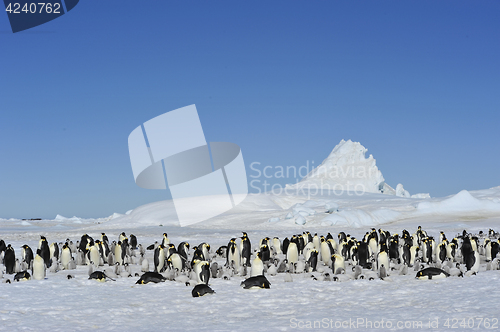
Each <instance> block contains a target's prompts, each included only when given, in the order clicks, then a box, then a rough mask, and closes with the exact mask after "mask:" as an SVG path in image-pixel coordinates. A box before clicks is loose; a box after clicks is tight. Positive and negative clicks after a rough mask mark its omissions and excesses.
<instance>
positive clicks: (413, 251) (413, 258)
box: [408, 246, 420, 267]
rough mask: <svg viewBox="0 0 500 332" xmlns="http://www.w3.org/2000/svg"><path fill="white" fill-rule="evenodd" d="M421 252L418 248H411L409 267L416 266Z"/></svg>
mask: <svg viewBox="0 0 500 332" xmlns="http://www.w3.org/2000/svg"><path fill="white" fill-rule="evenodd" d="M419 250H420V248H419V247H417V246H412V247H411V248H410V263H409V265H408V266H409V267H412V266H413V265H414V264H415V261H416V259H417V258H418V251H419Z"/></svg>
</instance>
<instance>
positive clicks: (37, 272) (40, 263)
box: [31, 249, 46, 280]
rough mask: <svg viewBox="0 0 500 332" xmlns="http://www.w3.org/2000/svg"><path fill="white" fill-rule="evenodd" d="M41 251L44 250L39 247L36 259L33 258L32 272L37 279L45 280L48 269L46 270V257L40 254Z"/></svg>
mask: <svg viewBox="0 0 500 332" xmlns="http://www.w3.org/2000/svg"><path fill="white" fill-rule="evenodd" d="M41 253H42V250H41V249H38V250H37V251H36V256H35V259H34V260H33V270H32V271H31V272H32V275H33V279H35V280H43V279H45V275H46V270H45V268H46V265H45V261H44V259H43V258H42V256H41V255H40V254H41Z"/></svg>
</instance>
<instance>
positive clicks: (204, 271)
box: [194, 261, 210, 284]
mask: <svg viewBox="0 0 500 332" xmlns="http://www.w3.org/2000/svg"><path fill="white" fill-rule="evenodd" d="M194 273H195V275H196V278H197V282H198V284H208V280H209V279H210V263H208V262H207V261H196V262H195V264H194Z"/></svg>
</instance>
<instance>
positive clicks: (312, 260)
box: [307, 250, 318, 272]
mask: <svg viewBox="0 0 500 332" xmlns="http://www.w3.org/2000/svg"><path fill="white" fill-rule="evenodd" d="M307 263H308V264H309V271H307V272H316V267H317V266H318V251H317V250H311V252H310V255H309V259H308V260H307Z"/></svg>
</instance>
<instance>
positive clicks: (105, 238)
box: [101, 233, 109, 245]
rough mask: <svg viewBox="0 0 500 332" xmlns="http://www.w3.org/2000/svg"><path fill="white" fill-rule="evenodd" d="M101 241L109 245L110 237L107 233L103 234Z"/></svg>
mask: <svg viewBox="0 0 500 332" xmlns="http://www.w3.org/2000/svg"><path fill="white" fill-rule="evenodd" d="M101 241H102V242H103V243H107V244H108V245H109V240H108V236H107V235H106V233H101Z"/></svg>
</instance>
